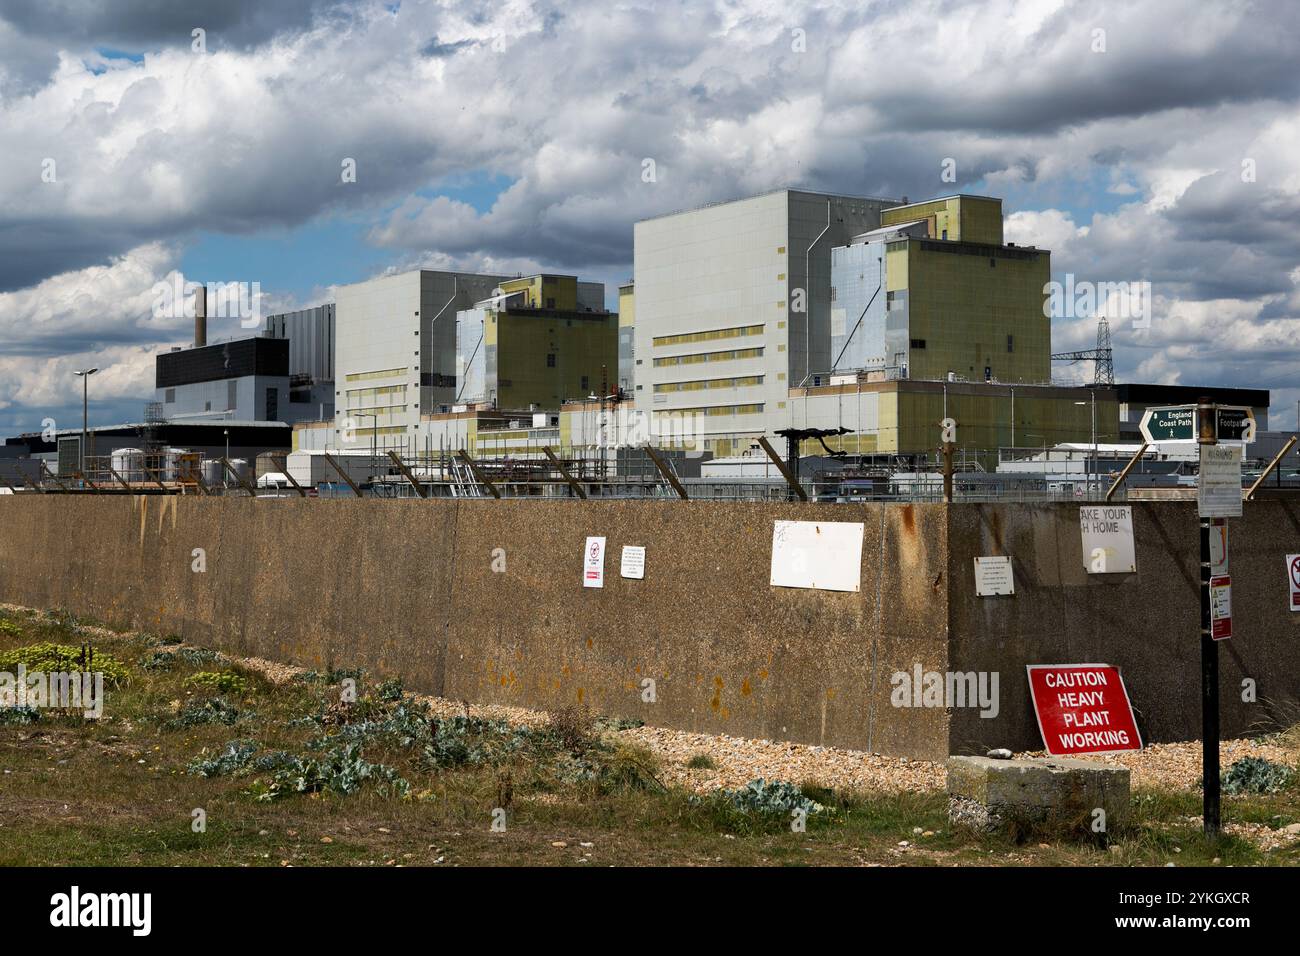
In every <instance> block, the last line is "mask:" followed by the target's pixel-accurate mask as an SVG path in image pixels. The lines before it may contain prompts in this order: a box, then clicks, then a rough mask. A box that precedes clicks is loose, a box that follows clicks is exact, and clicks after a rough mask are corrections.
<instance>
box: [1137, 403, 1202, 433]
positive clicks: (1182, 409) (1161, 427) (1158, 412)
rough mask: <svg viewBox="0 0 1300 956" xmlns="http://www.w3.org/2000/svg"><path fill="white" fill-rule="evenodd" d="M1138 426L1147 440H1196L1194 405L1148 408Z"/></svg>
mask: <svg viewBox="0 0 1300 956" xmlns="http://www.w3.org/2000/svg"><path fill="white" fill-rule="evenodd" d="M1138 428H1139V429H1141V431H1142V437H1143V438H1145V439H1146V440H1147V441H1149V442H1160V441H1196V406H1195V405H1171V406H1168V407H1166V408H1148V409H1147V410H1146V412H1145V414H1143V416H1142V421H1141V423H1139V425H1138Z"/></svg>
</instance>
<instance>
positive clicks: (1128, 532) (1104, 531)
mask: <svg viewBox="0 0 1300 956" xmlns="http://www.w3.org/2000/svg"><path fill="white" fill-rule="evenodd" d="M1079 532H1080V534H1081V536H1082V538H1083V566H1084V568H1085V569H1087V571H1088V573H1089V574H1127V573H1132V572H1134V571H1136V570H1137V557H1136V554H1135V552H1134V548H1133V509H1132V508H1131V507H1129V506H1128V505H1088V506H1085V507H1083V508H1080V509H1079Z"/></svg>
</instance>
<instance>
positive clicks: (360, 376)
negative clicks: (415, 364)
mask: <svg viewBox="0 0 1300 956" xmlns="http://www.w3.org/2000/svg"><path fill="white" fill-rule="evenodd" d="M408 371H410V369H406V368H384V369H380V370H379V371H377V372H353V373H352V374H351V375H349V376H348V377H347V380H348V381H349V382H365V381H368V380H369V379H372V378H392V377H393V376H395V375H405V374H406V373H407V372H408Z"/></svg>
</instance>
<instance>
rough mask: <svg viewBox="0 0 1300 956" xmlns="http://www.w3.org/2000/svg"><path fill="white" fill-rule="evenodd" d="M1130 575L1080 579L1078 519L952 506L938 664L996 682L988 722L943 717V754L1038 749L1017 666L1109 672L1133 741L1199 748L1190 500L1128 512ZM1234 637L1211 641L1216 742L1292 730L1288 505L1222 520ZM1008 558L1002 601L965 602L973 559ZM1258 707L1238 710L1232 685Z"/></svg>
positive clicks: (1194, 531)
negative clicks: (944, 643)
mask: <svg viewBox="0 0 1300 956" xmlns="http://www.w3.org/2000/svg"><path fill="white" fill-rule="evenodd" d="M1131 507H1132V509H1133V537H1134V543H1135V545H1136V557H1137V571H1136V572H1135V573H1133V574H1100V575H1098V574H1088V573H1087V572H1086V571H1085V570H1084V563H1083V546H1082V541H1081V538H1080V534H1079V507H1078V506H1077V505H1073V504H1050V505H1038V506H1034V505H1022V504H1015V505H962V506H956V507H953V508H952V509H951V510H950V512H949V526H948V539H949V547H950V551H949V560H950V566H949V578H950V580H951V585H950V587H949V590H948V600H949V607H950V615H951V620H950V627H951V630H950V650H949V654H950V665H951V666H952V668H953V669H954V670H959V671H966V670H976V671H999V672H1000V675H1001V676H1000V685H1001V713H1000V714H999V716H998V718H997V719H996V720H988V719H982V718H980V717H979V716H978V714H977V713H976V712H975V711H973V710H971V709H965V710H957V711H954V712H953V715H952V726H951V740H950V744H951V747H952V752H953V753H976V752H983V750H984V749H986V748H988V747H1010V748H1013V749H1021V748H1035V749H1039V748H1041V747H1042V739H1041V737H1040V736H1039V732H1038V726H1037V722H1036V721H1035V718H1034V714H1033V709H1032V705H1031V701H1030V697H1029V686H1028V680H1027V678H1026V673H1025V665H1027V664H1076V663H1106V664H1114V665H1116V666H1118V667H1119V668H1120V671H1121V674H1122V675H1123V677H1124V681H1125V685H1126V686H1127V688H1128V692H1129V697H1130V699H1131V701H1132V703H1133V707H1134V710H1135V712H1136V716H1137V722H1138V729H1139V731H1140V732H1141V733H1142V737H1143V740H1144V741H1146V742H1155V741H1171V740H1189V739H1197V738H1199V737H1200V728H1201V724H1200V721H1201V697H1200V694H1201V664H1200V648H1201V642H1200V590H1199V588H1200V537H1199V535H1200V523H1199V518H1198V517H1197V514H1196V504H1195V502H1147V503H1139V502H1134V503H1132V505H1131ZM1228 526H1229V535H1230V538H1229V572H1230V574H1231V577H1232V608H1233V633H1234V636H1233V638H1232V639H1231V640H1227V641H1222V642H1220V643H1219V661H1220V664H1219V679H1220V680H1219V687H1220V712H1221V734H1222V736H1224V737H1229V736H1242V735H1247V734H1250V733H1252V732H1259V731H1260V730H1265V729H1273V728H1274V727H1276V726H1277V725H1278V724H1279V723H1281V724H1287V725H1289V724H1292V723H1295V722H1296V721H1297V720H1300V613H1292V612H1291V611H1290V610H1289V609H1288V605H1287V601H1288V595H1289V591H1288V586H1287V578H1286V573H1285V560H1284V559H1285V556H1286V555H1287V554H1294V553H1297V552H1300V503H1298V502H1297V501H1296V500H1295V499H1294V498H1292V499H1280V498H1274V499H1266V500H1262V501H1253V502H1249V503H1247V504H1246V505H1245V506H1244V514H1243V516H1242V517H1240V518H1230V519H1228ZM978 555H1010V556H1011V559H1012V568H1013V573H1014V575H1015V591H1016V593H1015V594H1014V595H1013V596H1004V597H983V598H981V597H977V596H976V595H975V572H974V559H975V557H976V556H978ZM1245 678H1251V679H1253V680H1254V681H1255V685H1256V692H1257V695H1258V700H1257V702H1255V703H1246V702H1243V700H1242V689H1243V688H1242V680H1243V679H1245Z"/></svg>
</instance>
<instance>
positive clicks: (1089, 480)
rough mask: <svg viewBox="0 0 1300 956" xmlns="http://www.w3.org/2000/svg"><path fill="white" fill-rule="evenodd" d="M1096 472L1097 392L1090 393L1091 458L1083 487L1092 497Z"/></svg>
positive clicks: (1094, 390) (1077, 403)
mask: <svg viewBox="0 0 1300 956" xmlns="http://www.w3.org/2000/svg"><path fill="white" fill-rule="evenodd" d="M1074 404H1076V405H1086V404H1088V403H1087V402H1075V403H1074ZM1096 470H1097V390H1096V389H1093V391H1092V457H1091V458H1090V459H1089V460H1088V467H1087V470H1086V472H1085V485H1086V487H1087V489H1088V494H1089V495H1090V496H1091V495H1092V476H1093V474H1094V472H1095V471H1096Z"/></svg>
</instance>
